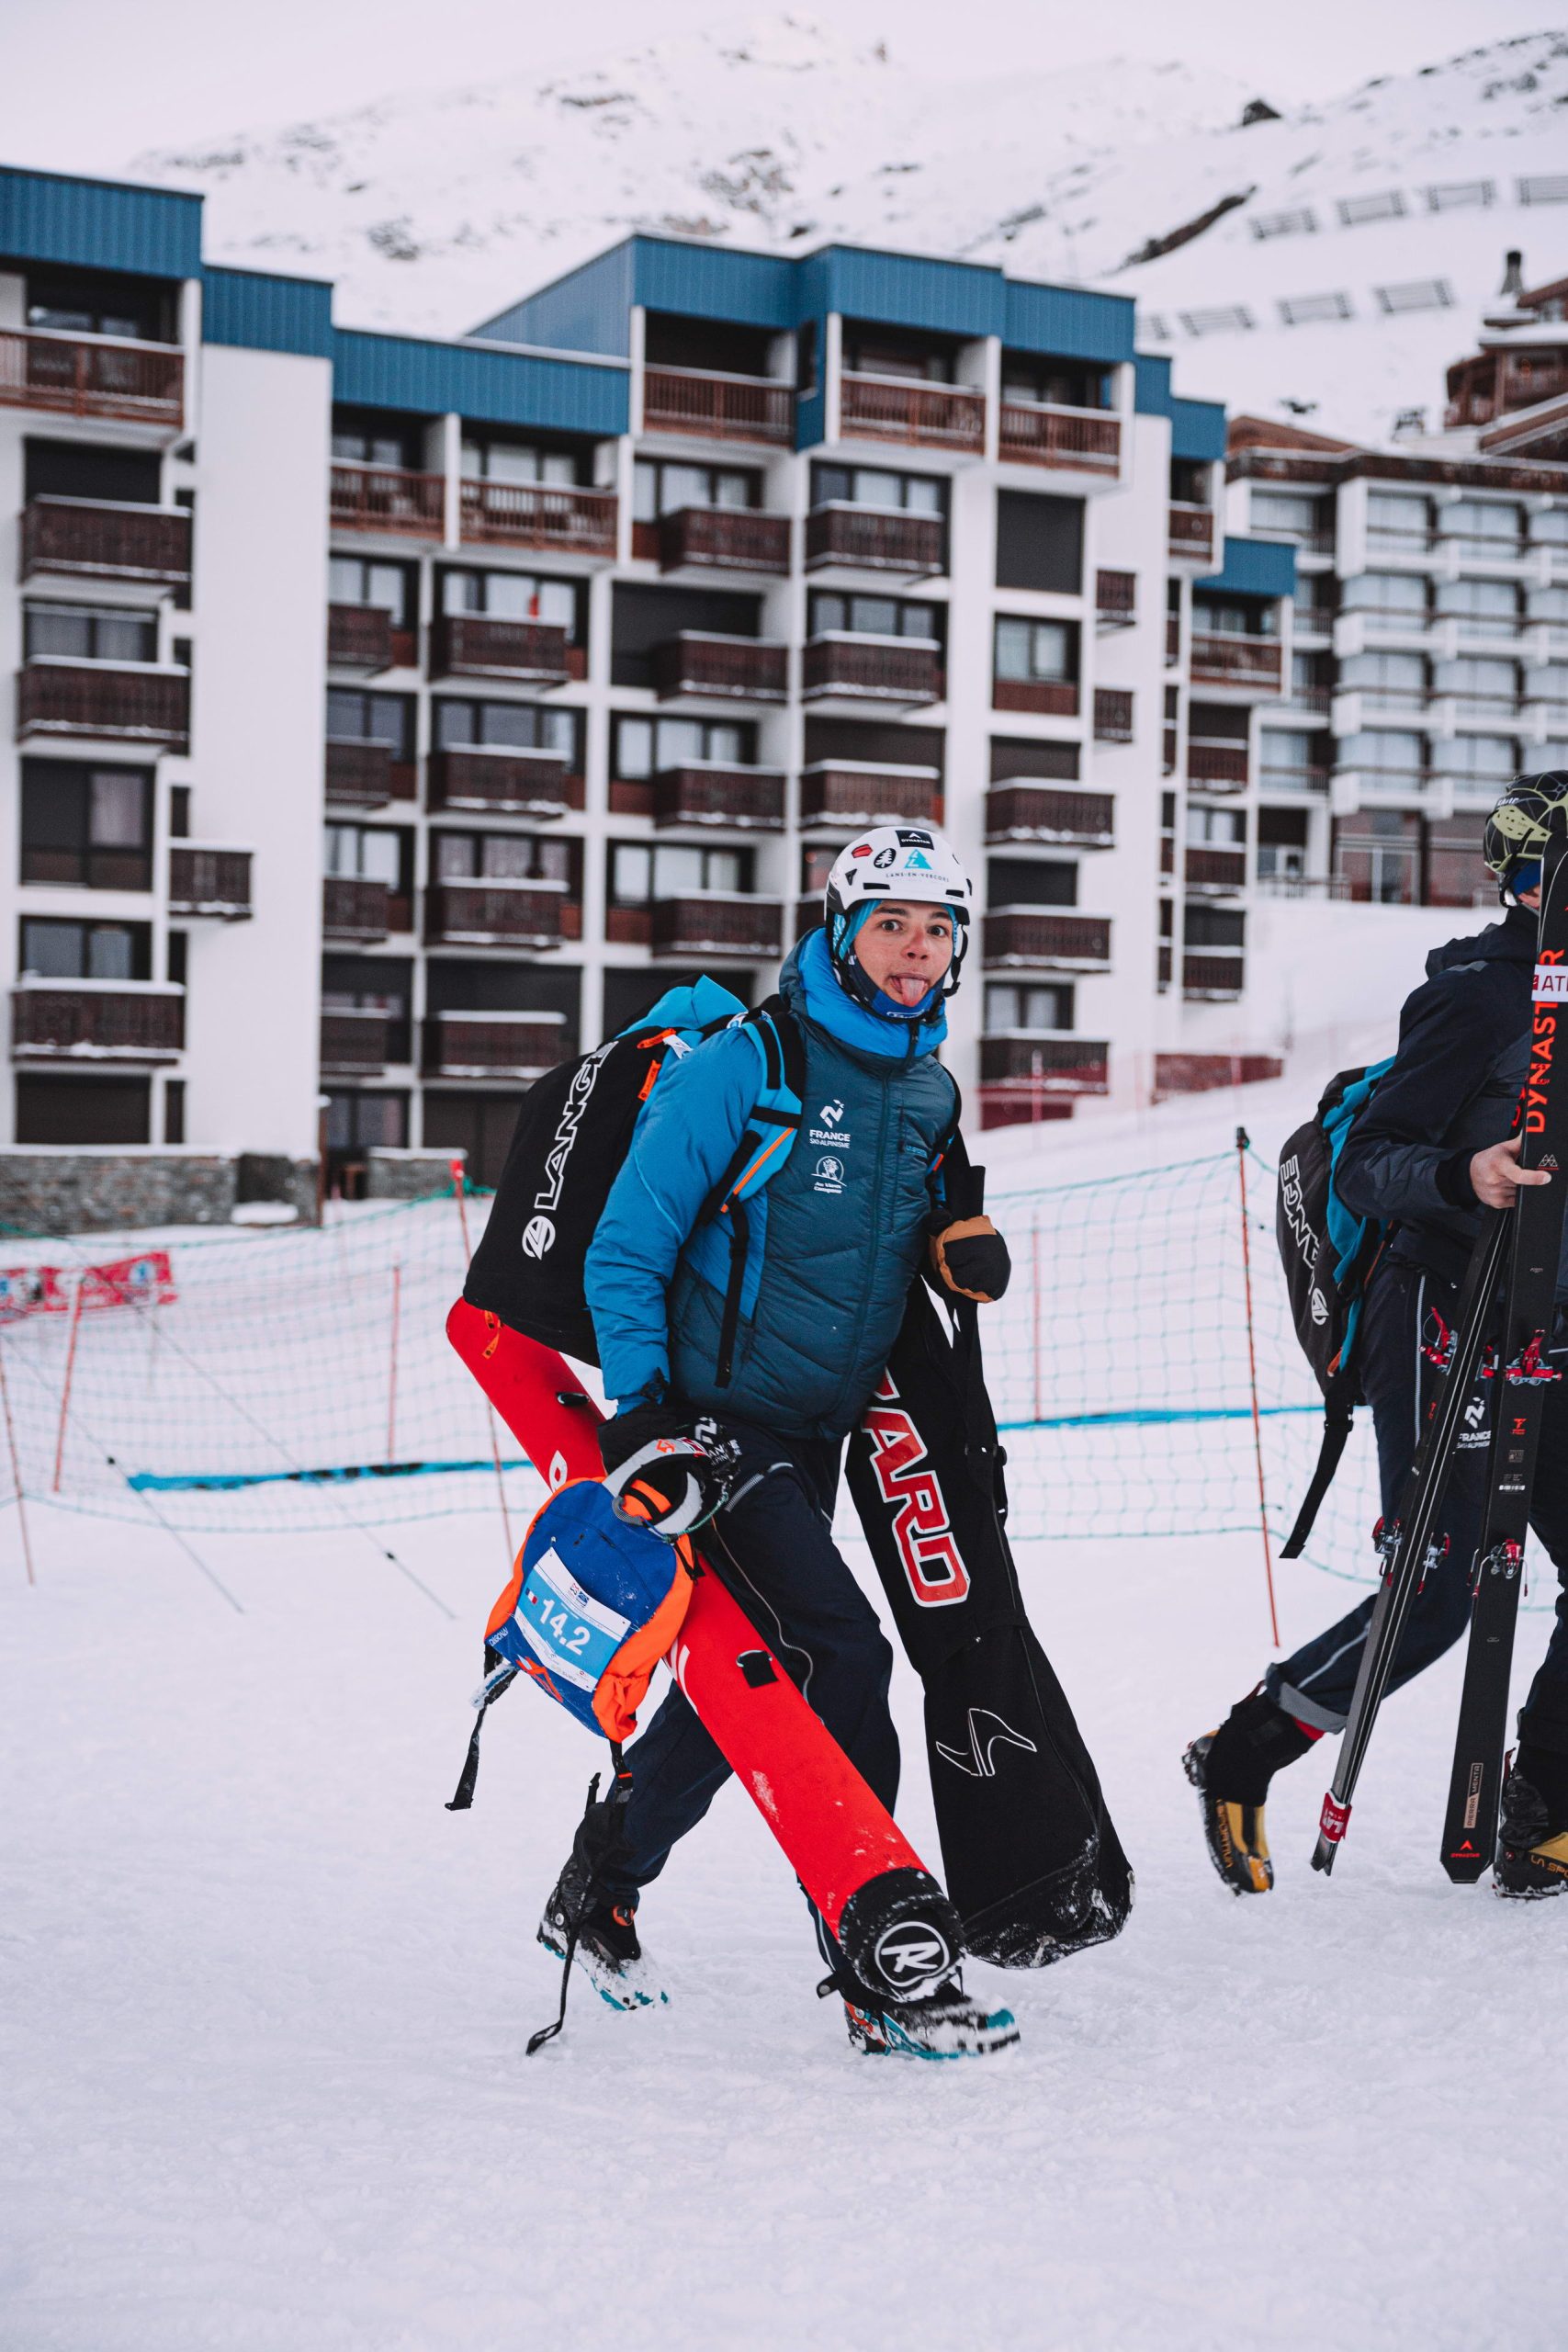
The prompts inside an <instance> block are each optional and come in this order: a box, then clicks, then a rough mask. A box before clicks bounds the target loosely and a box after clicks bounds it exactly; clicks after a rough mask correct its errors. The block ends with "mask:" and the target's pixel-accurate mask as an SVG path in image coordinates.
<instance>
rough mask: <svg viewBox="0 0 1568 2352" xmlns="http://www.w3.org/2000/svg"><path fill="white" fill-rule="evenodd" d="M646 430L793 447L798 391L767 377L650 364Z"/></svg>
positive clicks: (645, 371) (644, 393)
mask: <svg viewBox="0 0 1568 2352" xmlns="http://www.w3.org/2000/svg"><path fill="white" fill-rule="evenodd" d="M642 429H643V431H644V432H645V433H694V434H697V435H700V436H701V437H702V438H703V439H704V440H715V441H761V442H766V443H770V444H776V445H777V446H779V447H783V448H789V447H791V446H792V445H793V443H794V440H795V392H794V390H793V388H792V387H791V386H790V385H788V384H778V383H774V382H773V381H772V380H771V379H769V378H767V377H763V376H725V375H719V374H716V372H715V371H713V370H712V369H710V368H658V367H654V368H644V369H643V376H642Z"/></svg>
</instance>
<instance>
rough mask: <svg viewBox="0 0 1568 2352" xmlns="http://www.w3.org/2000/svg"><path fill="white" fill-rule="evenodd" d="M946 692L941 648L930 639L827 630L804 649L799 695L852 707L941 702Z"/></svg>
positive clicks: (808, 698)
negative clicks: (803, 664)
mask: <svg viewBox="0 0 1568 2352" xmlns="http://www.w3.org/2000/svg"><path fill="white" fill-rule="evenodd" d="M946 691H947V684H946V680H945V678H944V676H943V673H942V648H941V646H940V645H939V644H938V643H937V641H936V639H934V638H931V637H867V636H863V635H860V634H857V633H852V632H851V631H850V630H848V629H825V630H824V631H823V633H822V635H821V636H820V637H814V638H812V639H809V640H808V642H807V648H806V661H805V667H804V670H803V673H802V680H801V694H802V695H803V697H804V699H805V700H806V701H807V702H820V701H823V700H825V699H827V698H828V697H829V696H832V697H836V698H837V699H840V700H842V701H848V702H885V703H903V704H906V705H913V704H916V703H928V702H940V701H941V700H942V696H943V695H944V694H945V693H946Z"/></svg>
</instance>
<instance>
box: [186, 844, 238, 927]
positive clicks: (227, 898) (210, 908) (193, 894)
mask: <svg viewBox="0 0 1568 2352" xmlns="http://www.w3.org/2000/svg"><path fill="white" fill-rule="evenodd" d="M169 912H170V913H171V914H172V915H217V916H218V917H220V920H221V921H222V922H242V921H243V919H244V917H245V916H247V915H248V914H250V913H251V912H252V903H251V853H250V851H249V850H248V849H216V848H214V849H205V848H203V847H201V846H200V845H199V844H198V843H197V842H170V844H169Z"/></svg>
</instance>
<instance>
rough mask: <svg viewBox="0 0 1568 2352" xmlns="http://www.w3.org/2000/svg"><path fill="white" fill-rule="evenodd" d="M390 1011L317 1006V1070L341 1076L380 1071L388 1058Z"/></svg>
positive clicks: (371, 1007)
mask: <svg viewBox="0 0 1568 2352" xmlns="http://www.w3.org/2000/svg"><path fill="white" fill-rule="evenodd" d="M391 1025H392V1011H391V1007H390V1005H387V1004H355V1005H339V1006H337V1007H335V1008H333V1007H329V1006H327V1005H324V1004H323V1006H322V1007H321V1068H322V1069H323V1070H331V1071H333V1072H334V1073H341V1074H342V1075H343V1076H344V1077H345V1078H346V1077H360V1076H364V1075H366V1074H367V1073H371V1072H375V1071H378V1070H383V1069H386V1067H387V1064H388V1062H389V1060H390V1059H391Z"/></svg>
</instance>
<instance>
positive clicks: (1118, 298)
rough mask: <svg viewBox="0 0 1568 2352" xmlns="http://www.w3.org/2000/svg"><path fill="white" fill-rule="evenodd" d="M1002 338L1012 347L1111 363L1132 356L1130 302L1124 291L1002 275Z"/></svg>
mask: <svg viewBox="0 0 1568 2352" xmlns="http://www.w3.org/2000/svg"><path fill="white" fill-rule="evenodd" d="M1002 283H1003V288H1004V303H1003V324H1002V329H1001V336H1002V341H1003V342H1004V343H1005V344H1006V345H1008V346H1009V347H1010V349H1011V350H1014V351H1049V352H1054V353H1058V354H1059V355H1060V356H1061V357H1062V358H1064V359H1090V360H1093V359H1098V360H1099V361H1100V363H1101V364H1102V366H1104V367H1107V368H1112V367H1115V366H1116V365H1117V363H1118V362H1119V361H1122V360H1125V359H1131V358H1133V357H1134V351H1133V305H1132V303H1131V301H1130V300H1128V298H1127V297H1126V295H1124V294H1091V293H1089V292H1088V291H1087V290H1086V288H1083V287H1081V286H1041V285H1037V284H1034V283H1032V282H1031V281H1028V280H1025V279H1023V278H1018V277H1009V278H1004V279H1003V281H1002Z"/></svg>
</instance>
